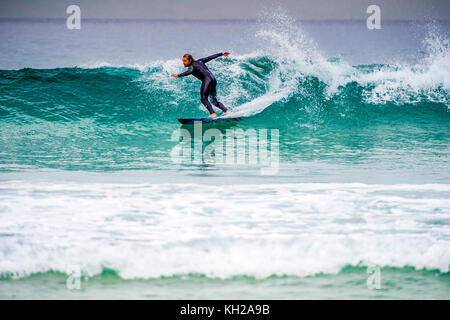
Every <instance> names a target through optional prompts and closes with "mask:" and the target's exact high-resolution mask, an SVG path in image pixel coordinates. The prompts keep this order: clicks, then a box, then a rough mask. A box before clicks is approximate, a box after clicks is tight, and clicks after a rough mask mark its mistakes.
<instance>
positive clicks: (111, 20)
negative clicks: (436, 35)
mask: <svg viewBox="0 0 450 320" xmlns="http://www.w3.org/2000/svg"><path fill="white" fill-rule="evenodd" d="M66 19H67V18H43V17H0V21H36V22H51V21H65V20H66ZM82 20H84V21H91V22H95V21H98V22H192V23H196V22H197V23H198V22H227V23H230V22H246V23H256V22H258V21H259V19H256V18H249V19H240V18H223V19H179V18H82ZM365 21H366V19H298V18H297V19H295V22H337V23H339V22H365ZM383 21H385V22H430V21H436V22H450V19H425V18H424V19H384V20H383Z"/></svg>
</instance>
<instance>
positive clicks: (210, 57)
mask: <svg viewBox="0 0 450 320" xmlns="http://www.w3.org/2000/svg"><path fill="white" fill-rule="evenodd" d="M221 56H222V52H220V53H216V54H213V55H212V56H209V57H205V58H200V59H197V61H201V62H203V63H206V62H208V61H211V60H212V59H216V58H218V57H221Z"/></svg>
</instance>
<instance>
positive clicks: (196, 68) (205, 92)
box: [178, 52, 227, 114]
mask: <svg viewBox="0 0 450 320" xmlns="http://www.w3.org/2000/svg"><path fill="white" fill-rule="evenodd" d="M220 56H222V52H221V53H216V54H213V55H212V56H209V57H206V58H201V59H197V60H194V61H193V62H192V63H191V64H190V65H189V66H188V69H187V70H186V71H185V72H183V73H180V74H179V75H178V77H185V76H188V75H190V74H192V75H193V76H194V77H196V78H198V79H200V80H201V81H202V87H201V89H200V97H201V99H200V100H201V101H202V103H203V104H204V105H205V107H206V109H208V111H209V113H210V114H211V113H214V110H213V108H212V106H211V103H209V101H208V97H211V102H212V103H213V105H215V106H216V107H217V108H220V109H221V110H222V111H223V112H225V111H227V108H225V106H224V105H223V104H222V103H221V102H219V101H217V97H216V95H217V93H216V84H217V81H216V78H215V77H214V75H213V74H212V73H211V71H209V69H208V67H207V66H206V65H205V63H206V62H208V61H211V60H212V59H215V58H218V57H220Z"/></svg>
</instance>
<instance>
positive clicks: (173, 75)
mask: <svg viewBox="0 0 450 320" xmlns="http://www.w3.org/2000/svg"><path fill="white" fill-rule="evenodd" d="M170 76H171V77H174V78H178V75H177V74H171V75H170Z"/></svg>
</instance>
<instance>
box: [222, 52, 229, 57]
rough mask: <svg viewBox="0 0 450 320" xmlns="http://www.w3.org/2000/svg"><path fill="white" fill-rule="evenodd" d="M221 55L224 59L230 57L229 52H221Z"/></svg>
mask: <svg viewBox="0 0 450 320" xmlns="http://www.w3.org/2000/svg"><path fill="white" fill-rule="evenodd" d="M222 55H223V56H225V57H228V56H229V55H230V52H228V51H225V52H222Z"/></svg>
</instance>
